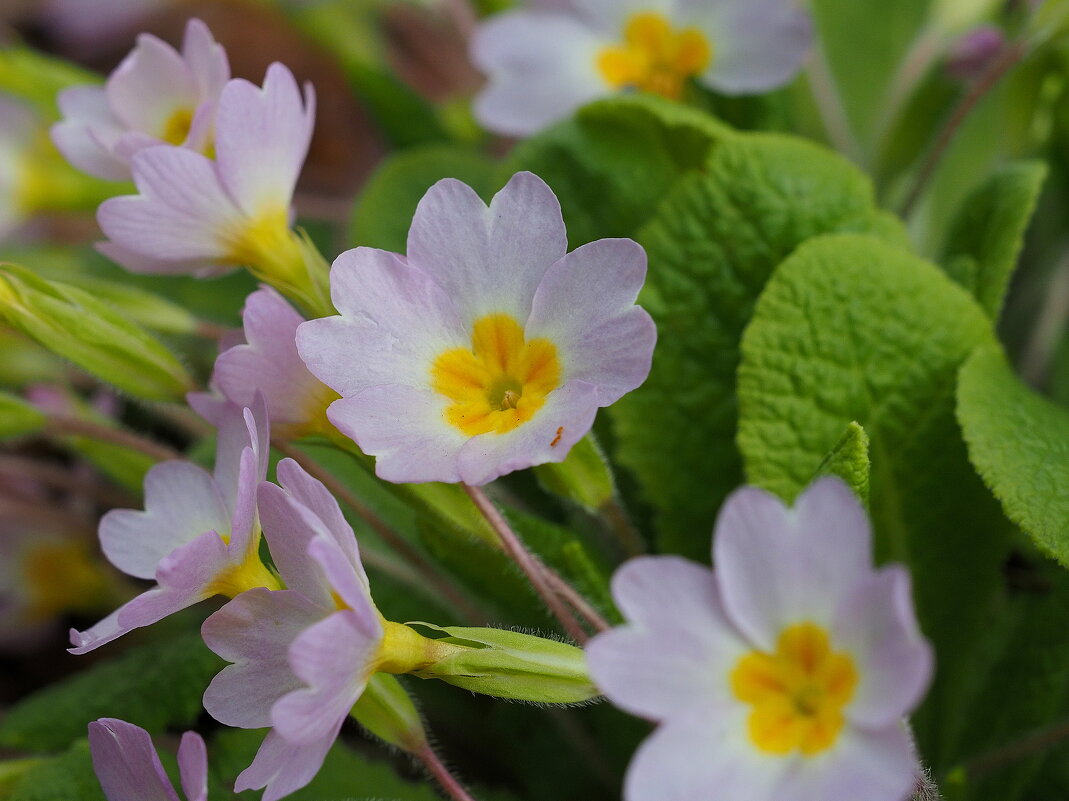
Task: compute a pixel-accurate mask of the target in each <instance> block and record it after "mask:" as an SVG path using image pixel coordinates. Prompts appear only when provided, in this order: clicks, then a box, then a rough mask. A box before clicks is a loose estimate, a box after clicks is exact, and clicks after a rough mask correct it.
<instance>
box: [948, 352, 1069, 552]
mask: <svg viewBox="0 0 1069 801" xmlns="http://www.w3.org/2000/svg"><path fill="white" fill-rule="evenodd" d="M958 420H959V421H960V422H961V427H962V430H963V431H964V433H965V441H966V443H968V446H969V458H970V459H971V460H972V463H973V464H974V465H975V466H976V469H977V470H978V471H979V472H980V475H981V476H982V477H983V479H984V482H985V483H986V484H987V485H988V487H990V488H991V491H992V492H993V493H994V494H995V497H996V498H998V499H999V501H1001V503H1002V508H1003V509H1004V510H1005V512H1006V515H1007V516H1008V517H1009V518H1010V519H1011V520H1013V521H1014V522H1015V523H1017V524H1018V525H1020V526H1021V528H1022V529H1023V530H1024V531H1025V533H1027V534H1028V536H1030V537H1031V538H1032V540H1033V542H1035V543H1036V545H1038V546H1039V547H1040V548H1041V549H1042V550H1043V551H1044V552H1045V553H1047V554H1049V555H1051V556H1053V557H1054V558H1055V559H1057V560H1058V561H1059V562H1061V563H1062V564H1063V565H1065V566H1067V567H1069V410H1066V409H1063V408H1061V407H1059V406H1055V405H1054V404H1052V403H1051V402H1050V401H1048V400H1046V399H1045V398H1043V397H1041V396H1040V395H1037V394H1036V393H1035V392H1033V391H1032V390H1031V389H1029V388H1028V387H1027V386H1025V385H1024V384H1023V383H1022V382H1021V381H1020V379H1018V378H1017V376H1016V375H1015V374H1014V372H1013V369H1012V368H1011V367H1010V366H1009V364H1008V363H1007V362H1006V359H1005V357H1004V356H1003V355H1002V352H1001V349H1000V348H999V347H998V346H997V345H989V346H987V347H982V348H978V349H977V351H976V352H975V353H974V354H973V355H972V356H971V357H970V358H969V360H968V361H967V362H966V363H965V365H964V366H963V367H962V368H961V376H960V382H959V385H958Z"/></svg>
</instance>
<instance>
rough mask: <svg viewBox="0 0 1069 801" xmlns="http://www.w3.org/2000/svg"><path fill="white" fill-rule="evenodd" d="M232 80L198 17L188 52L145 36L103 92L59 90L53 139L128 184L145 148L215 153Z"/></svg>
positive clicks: (101, 173)
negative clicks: (218, 112)
mask: <svg viewBox="0 0 1069 801" xmlns="http://www.w3.org/2000/svg"><path fill="white" fill-rule="evenodd" d="M80 13H81V14H83V15H84V14H85V13H86V12H85V11H84V10H83V11H81V12H80ZM229 79H230V65H229V64H228V63H227V58H226V52H225V51H224V50H223V48H222V46H221V45H219V44H217V43H216V41H215V40H214V39H213V38H212V34H211V31H209V30H208V26H207V25H205V24H204V23H203V22H201V21H200V20H199V19H191V20H190V21H189V23H188V24H187V26H186V34H185V39H184V40H183V42H182V52H181V53H178V52H177V51H176V50H175V49H174V48H173V47H171V46H170V45H169V44H167V43H166V42H164V41H161V40H160V39H157V38H156V37H155V36H152V35H151V34H147V33H143V34H141V35H140V36H138V38H137V46H136V47H135V48H134V49H133V51H131V53H130V54H129V55H128V56H127V57H126V58H125V59H123V62H122V63H121V64H120V65H119V66H118V67H116V68H115V71H114V72H112V73H111V75H110V76H109V77H108V80H107V83H106V84H105V85H104V87H96V86H76V87H73V88H71V89H65V90H64V91H62V92H60V94H59V97H58V98H57V102H58V103H59V109H60V111H61V112H62V113H63V120H62V121H61V122H58V123H56V125H55V126H53V128H52V141H53V142H55V144H56V147H58V148H59V150H60V152H61V153H63V155H64V156H66V157H67V160H68V161H70V163H71V164H73V165H74V166H75V167H77V168H78V169H80V170H82V171H84V172H87V173H89V174H90V175H95V176H96V177H98V178H104V179H108V180H112V181H127V180H129V179H130V161H131V159H132V158H133V156H134V154H135V153H137V152H139V151H141V150H143V149H145V148H146V147H152V146H153V145H162V144H170V145H179V146H182V147H187V148H191V149H193V150H196V151H199V152H202V153H203V152H207V151H210V150H211V148H212V137H213V133H214V127H215V105H216V101H217V100H218V99H219V93H220V92H222V90H223V86H224V85H225V84H226V82H227V81H228V80H229Z"/></svg>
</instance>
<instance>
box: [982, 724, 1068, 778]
mask: <svg viewBox="0 0 1069 801" xmlns="http://www.w3.org/2000/svg"><path fill="white" fill-rule="evenodd" d="M1065 740H1069V720H1063V721H1061V722H1060V723H1056V724H1054V725H1053V726H1045V727H1043V728H1042V729H1037V730H1035V731H1032V732H1029V733H1028V734H1026V735H1025V736H1024V737H1021V738H1020V739H1017V740H1014V741H1013V742H1011V743H1008V744H1007V745H1004V746H1002V748H999V749H996V750H994V751H989V752H988V753H986V754H982V755H981V756H978V757H976V758H975V759H971V760H969V761H968V762H966V763H965V766H964V767H965V774H966V775H967V776H968V777H969V779H976V778H979V777H980V776H983V775H985V774H988V773H990V772H991V771H993V770H996V769H998V768H1000V767H1002V766H1003V765H1005V764H1006V763H1008V762H1015V761H1016V760H1018V759H1024V758H1025V757H1028V756H1032V755H1033V754H1037V753H1039V752H1041V751H1045V750H1046V749H1048V748H1050V747H1052V746H1054V745H1057V744H1058V743H1060V742H1064V741H1065Z"/></svg>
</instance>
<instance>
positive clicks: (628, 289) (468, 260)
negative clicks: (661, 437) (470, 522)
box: [297, 173, 656, 484]
mask: <svg viewBox="0 0 1069 801" xmlns="http://www.w3.org/2000/svg"><path fill="white" fill-rule="evenodd" d="M645 275H646V254H645V251H644V250H643V249H642V248H641V247H640V246H639V245H637V244H636V243H635V242H632V241H631V240H630V239H602V240H598V241H597V242H592V243H590V244H588V245H584V246H583V247H580V248H577V249H576V250H574V251H573V252H571V253H568V252H567V236H566V232H565V228H564V220H563V219H562V217H561V210H560V204H559V203H558V202H557V198H556V197H555V196H554V194H553V192H552V190H551V189H550V188H549V187H548V186H546V184H545V183H544V182H543V181H542V180H541V179H540V178H538V177H537V176H535V175H532V174H531V173H519V174H517V175H515V176H513V178H512V180H510V181H509V183H508V184H507V185H506V186H505V188H504V189H502V190H501V191H500V192H499V193H498V194H497V195H496V196H495V197H494V199H493V201H492V202H491V204H490V206H489V208H487V206H486V205H485V204H484V203H483V202H482V200H480V199H479V197H478V195H476V194H475V192H474V191H473V190H472V189H471V188H470V187H468V186H467V185H465V184H463V183H461V182H460V181H456V180H453V179H446V180H443V181H440V182H439V183H437V184H435V185H434V186H433V187H431V189H430V190H429V191H428V192H427V194H426V195H425V196H424V198H423V200H421V201H420V203H419V206H418V207H417V209H416V213H415V217H414V218H413V220H412V227H411V229H410V231H409V235H408V255H407V257H405V256H399V255H397V254H395V253H388V252H386V251H382V250H373V249H371V248H357V249H356V250H350V251H347V252H345V253H343V254H342V255H341V256H339V257H338V259H337V260H336V261H335V262H334V267H333V269H332V271H331V296H332V298H333V301H334V305H335V306H336V307H337V309H338V310H339V311H340V312H341V314H340V316H334V317H327V318H323V319H319V320H312V321H310V322H306V323H303V324H302V325H301V326H300V327H299V328H298V329H297V350H298V352H299V353H300V355H301V358H302V359H304V361H305V364H307V365H308V369H309V370H311V371H312V373H313V374H314V375H315V376H317V377H318V378H319V379H320V380H322V381H323V382H324V383H325V384H327V385H328V386H329V387H331V388H332V389H334V390H336V391H337V392H338V393H340V394H341V396H342V398H341V399H340V400H337V401H335V402H334V403H333V404H332V405H331V406H330V408H329V409H328V410H327V417H328V418H329V419H330V421H331V423H333V424H334V426H335V427H336V428H338V429H339V430H340V431H342V432H343V433H345V434H346V435H347V436H349V437H351V438H352V439H353V440H355V441H356V443H357V444H358V445H359V446H360V447H361V448H362V449H363V450H364V452H365V453H368V454H372V455H374V456H377V457H378V461H377V463H376V471H377V472H378V474H379V476H380V477H382V478H384V479H386V480H388V481H398V482H420V481H446V482H457V481H464V482H467V483H468V484H485V483H487V482H489V481H492V480H493V479H495V478H497V477H498V476H501V475H504V474H505V473H509V472H511V471H513V470H520V469H523V468H526V467H530V466H532V465H537V464H542V463H545V462H559V461H561V460H563V459H564V457H565V456H566V455H567V453H568V451H569V449H570V448H571V447H572V446H573V445H574V444H575V443H576V442H577V441H578V440H579V439H581V438H582V437H583V436H584V435H585V434H586V432H587V431H588V430H589V429H590V426H591V425H592V424H593V421H594V415H595V413H596V411H597V409H598V407H600V406H607V405H609V404H611V403H614V402H615V401H616V400H617V399H619V398H620V396H622V395H624V394H625V393H627V392H630V391H631V390H632V389H634V388H635V387H637V386H639V384H641V383H642V382H643V381H644V380H645V379H646V376H647V374H648V373H649V369H650V360H651V358H652V353H653V346H654V341H655V339H656V330H655V328H654V325H653V321H652V320H651V319H650V316H649V315H648V314H647V313H646V312H645V311H644V310H643V309H642V308H640V307H638V306H636V305H635V298H636V297H637V295H638V292H639V289H641V287H642V284H643V281H644V280H645Z"/></svg>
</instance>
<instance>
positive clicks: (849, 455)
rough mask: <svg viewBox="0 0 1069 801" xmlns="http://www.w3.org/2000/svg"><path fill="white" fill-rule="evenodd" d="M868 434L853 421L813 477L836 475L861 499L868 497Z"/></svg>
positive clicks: (869, 465) (869, 466)
mask: <svg viewBox="0 0 1069 801" xmlns="http://www.w3.org/2000/svg"><path fill="white" fill-rule="evenodd" d="M871 466H872V464H871V462H870V461H869V435H868V434H866V433H865V429H864V428H862V427H861V425H860V424H859V423H857V422H855V421H851V423H850V424H849V425H848V426H847V427H846V431H845V432H844V433H843V435H842V436H841V437H840V438H839V441H838V442H837V443H836V444H835V447H834V448H832V449H831V452H830V453H829V454H828V455H827V456H825V457H824V461H823V462H821V463H820V467H818V468H817V472H816V473H815V474H814V476H813V477H814V478H818V477H820V476H838V477H839V478H841V479H842V480H843V481H845V482H846V483H847V485H848V486H849V487H850V489H852V490H853V491H854V494H855V495H857V497H859V498H861V500H863V501H865V502H866V503H867V502H868V499H869V470H870V468H871Z"/></svg>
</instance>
